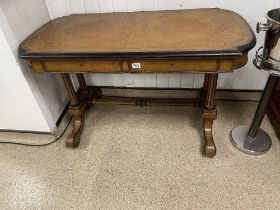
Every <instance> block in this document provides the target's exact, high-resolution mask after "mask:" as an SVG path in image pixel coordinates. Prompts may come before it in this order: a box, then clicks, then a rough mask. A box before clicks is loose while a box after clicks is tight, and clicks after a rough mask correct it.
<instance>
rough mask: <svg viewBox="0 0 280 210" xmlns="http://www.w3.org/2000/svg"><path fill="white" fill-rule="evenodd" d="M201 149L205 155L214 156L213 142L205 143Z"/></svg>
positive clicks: (214, 147)
mask: <svg viewBox="0 0 280 210" xmlns="http://www.w3.org/2000/svg"><path fill="white" fill-rule="evenodd" d="M203 150H204V152H205V155H206V156H207V157H214V156H215V155H216V146H215V144H214V142H213V143H205V144H204V146H203Z"/></svg>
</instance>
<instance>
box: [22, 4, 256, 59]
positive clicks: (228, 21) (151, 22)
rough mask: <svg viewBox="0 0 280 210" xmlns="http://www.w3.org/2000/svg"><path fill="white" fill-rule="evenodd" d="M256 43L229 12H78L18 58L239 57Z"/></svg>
mask: <svg viewBox="0 0 280 210" xmlns="http://www.w3.org/2000/svg"><path fill="white" fill-rule="evenodd" d="M254 45H255V35H254V33H253V32H252V30H251V28H250V27H249V26H248V24H247V22H246V21H245V20H244V19H243V18H242V17H241V16H239V15H238V14H236V13H234V12H232V11H228V10H222V9H193V10H181V11H157V12H135V13H110V14H80V15H70V16H65V17H61V18H57V19H55V20H52V21H50V22H49V23H47V24H46V25H44V26H43V27H41V28H40V29H39V30H37V31H36V32H35V33H33V34H32V35H31V36H30V37H28V38H27V39H26V40H25V41H24V42H23V43H22V44H21V46H20V56H21V57H22V58H37V57H40V58H42V57H44V56H47V57H48V58H52V57H54V58H55V57H57V56H60V57H61V56H62V57H63V56H64V57H76V56H80V57H81V56H84V57H85V56H87V57H91V58H94V57H97V58H99V57H100V56H101V57H102V56H103V57H104V56H105V57H106V55H108V57H112V56H114V55H115V56H121V57H122V56H123V57H125V56H127V55H130V56H134V57H138V58H139V57H141V56H145V57H155V56H160V55H162V57H164V56H167V57H168V56H170V55H171V54H172V53H173V56H174V55H178V56H183V57H192V56H197V57H201V56H203V55H206V56H208V55H212V54H213V55H216V56H217V55H218V56H219V55H220V56H221V55H233V54H238V53H242V52H245V51H248V50H250V49H251V48H252V47H253V46H254Z"/></svg>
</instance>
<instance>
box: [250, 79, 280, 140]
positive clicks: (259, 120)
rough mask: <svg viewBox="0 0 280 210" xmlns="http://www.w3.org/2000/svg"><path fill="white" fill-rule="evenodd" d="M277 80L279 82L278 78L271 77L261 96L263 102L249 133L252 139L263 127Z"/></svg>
mask: <svg viewBox="0 0 280 210" xmlns="http://www.w3.org/2000/svg"><path fill="white" fill-rule="evenodd" d="M277 80H278V77H276V76H273V75H269V78H268V80H267V83H266V86H265V89H264V92H263V94H262V96H261V100H260V102H259V105H258V108H257V111H256V113H255V116H254V119H253V121H252V124H251V127H250V129H249V132H248V136H250V137H251V138H255V137H256V135H257V133H258V130H259V128H260V126H261V123H262V120H263V118H264V115H265V113H266V108H267V105H268V102H269V99H270V97H271V94H272V92H273V90H274V87H275V85H276V83H277Z"/></svg>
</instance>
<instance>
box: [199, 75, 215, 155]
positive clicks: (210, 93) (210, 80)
mask: <svg viewBox="0 0 280 210" xmlns="http://www.w3.org/2000/svg"><path fill="white" fill-rule="evenodd" d="M217 80H218V74H205V78H204V86H203V89H202V99H201V100H202V105H203V114H202V120H203V127H204V136H205V143H204V146H203V149H204V152H205V154H206V155H207V156H208V157H213V156H215V154H216V146H215V143H214V140H213V134H212V125H213V121H214V120H215V119H216V118H217V110H216V105H215V94H216V87H217Z"/></svg>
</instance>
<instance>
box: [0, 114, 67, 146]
mask: <svg viewBox="0 0 280 210" xmlns="http://www.w3.org/2000/svg"><path fill="white" fill-rule="evenodd" d="M71 120H72V117H71V118H70V120H69V122H68V124H67V126H66V127H65V128H64V130H63V132H62V133H61V134H60V135H59V136H58V137H56V138H55V139H54V140H53V141H51V142H48V143H45V144H25V143H18V142H9V141H0V144H13V145H20V146H27V147H44V146H48V145H50V144H53V143H55V142H57V141H58V140H59V139H60V138H61V137H62V136H63V135H64V133H65V132H66V130H67V128H68V127H69V125H70V123H71Z"/></svg>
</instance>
